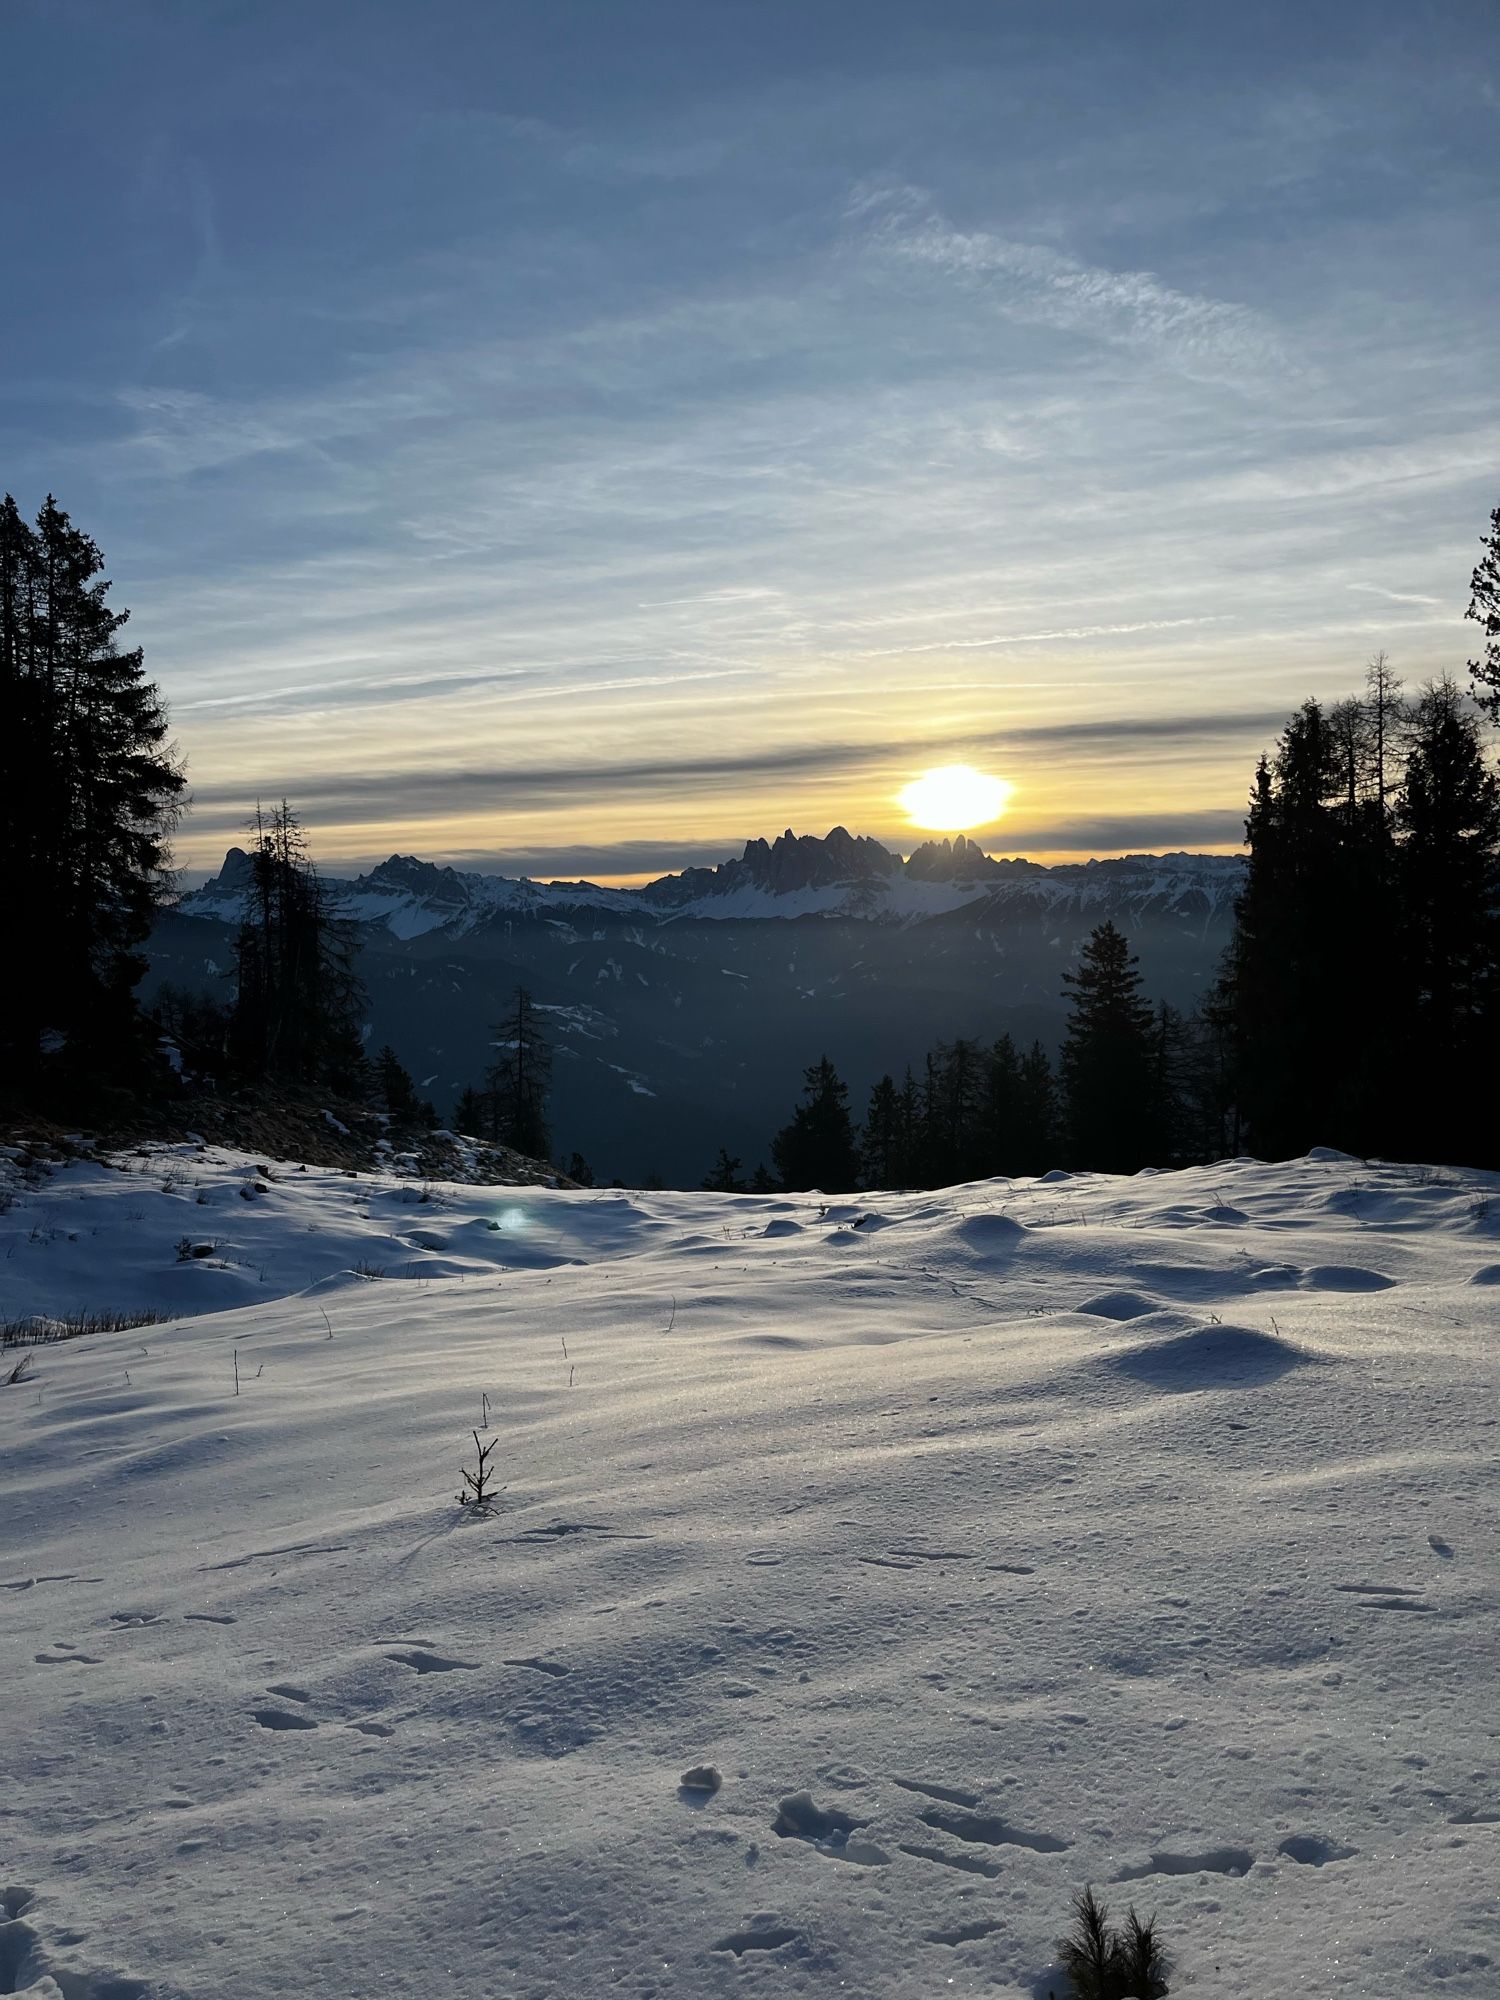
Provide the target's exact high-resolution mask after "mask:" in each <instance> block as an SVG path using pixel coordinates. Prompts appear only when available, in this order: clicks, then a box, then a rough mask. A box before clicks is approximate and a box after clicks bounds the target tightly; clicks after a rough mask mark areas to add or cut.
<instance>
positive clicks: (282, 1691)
mask: <svg viewBox="0 0 1500 2000" xmlns="http://www.w3.org/2000/svg"><path fill="white" fill-rule="evenodd" d="M266 1693H267V1694H279V1695H280V1696H281V1698H282V1700H283V1701H311V1700H312V1696H311V1695H310V1694H309V1693H308V1691H307V1689H306V1688H299V1687H294V1686H293V1685H292V1683H291V1682H290V1681H277V1683H276V1685H275V1686H274V1687H268V1688H267V1689H266Z"/></svg>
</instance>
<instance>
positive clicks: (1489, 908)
mask: <svg viewBox="0 0 1500 2000" xmlns="http://www.w3.org/2000/svg"><path fill="white" fill-rule="evenodd" d="M1396 824H1397V828H1398V831H1399V833H1400V836H1401V844H1400V853H1399V868H1400V885H1401V910H1402V921H1401V928H1400V943H1401V952H1400V958H1401V962H1402V969H1403V971H1404V973H1405V977H1406V981H1407V1005H1408V1009H1409V1014H1408V1022H1407V1025H1408V1026H1409V1034H1408V1036H1407V1037H1406V1049H1407V1054H1406V1060H1405V1063H1404V1065H1403V1071H1402V1075H1403V1079H1404V1082H1405V1085H1406V1089H1405V1093H1404V1094H1405V1097H1406V1101H1407V1105H1408V1111H1407V1116H1406V1119H1405V1121H1404V1122H1405V1130H1404V1132H1403V1133H1402V1135H1401V1136H1402V1147H1401V1149H1402V1150H1403V1151H1406V1152H1409V1153H1411V1154H1414V1155H1415V1156H1417V1157H1418V1158H1424V1159H1432V1158H1436V1159H1440V1160H1443V1161H1445V1162H1448V1163H1456V1162H1461V1163H1463V1164H1466V1165H1477V1164H1480V1163H1481V1161H1482V1160H1483V1161H1493V1159H1494V1158H1495V1150H1496V1139H1495V1126H1494V1118H1495V1111H1496V1073H1495V1063H1494V1022H1495V1018H1496V1009H1497V1006H1500V782H1497V780H1496V778H1495V776H1494V774H1493V772H1491V771H1490V770H1489V769H1488V768H1487V766H1486V764H1485V758H1484V746H1483V744H1482V742H1481V740H1480V733H1479V725H1478V722H1477V721H1476V719H1475V717H1474V716H1473V714H1472V713H1470V712H1469V711H1468V709H1467V706H1466V704H1465V702H1464V698H1463V696H1462V694H1461V693H1460V691H1459V689H1458V688H1457V686H1456V685H1455V684H1454V682H1453V681H1452V680H1450V679H1447V678H1445V679H1443V680H1440V681H1435V682H1432V683H1430V684H1429V685H1428V686H1426V687H1424V688H1423V689H1422V690H1421V693H1420V694H1419V696H1418V698H1417V702H1416V706H1415V710H1414V712H1413V715H1412V720H1411V728H1410V733H1409V739H1408V748H1407V758H1406V769H1405V774H1404V777H1403V781H1402V784H1401V789H1400V792H1399V793H1398V795H1397V800H1396Z"/></svg>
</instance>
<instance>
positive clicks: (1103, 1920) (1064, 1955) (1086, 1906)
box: [1057, 1888, 1116, 2000]
mask: <svg viewBox="0 0 1500 2000" xmlns="http://www.w3.org/2000/svg"><path fill="white" fill-rule="evenodd" d="M1057 1951H1058V1956H1059V1957H1060V1958H1061V1960H1062V1962H1063V1965H1064V1968H1065V1969H1066V1971H1067V1974H1068V1977H1069V1978H1070V1979H1071V1980H1072V1982H1073V1991H1074V1993H1075V1994H1076V1996H1077V2000H1114V1996H1115V1992H1116V1988H1115V1984H1114V1970H1115V1934H1114V1932H1113V1931H1112V1930H1111V1929H1110V1927H1109V1911H1108V1910H1107V1909H1106V1908H1105V1907H1104V1905H1103V1904H1102V1903H1101V1902H1100V1901H1099V1899H1098V1897H1097V1896H1096V1895H1095V1894H1094V1892H1093V1889H1092V1888H1087V1889H1084V1890H1083V1891H1082V1893H1081V1894H1079V1895H1077V1896H1075V1897H1074V1898H1073V1928H1072V1930H1070V1931H1069V1932H1068V1935H1067V1936H1066V1937H1065V1938H1060V1939H1059V1940H1058V1946H1057Z"/></svg>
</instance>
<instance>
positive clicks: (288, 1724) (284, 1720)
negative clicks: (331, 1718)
mask: <svg viewBox="0 0 1500 2000" xmlns="http://www.w3.org/2000/svg"><path fill="white" fill-rule="evenodd" d="M254 1714H255V1719H256V1721H257V1722H258V1723H259V1724H260V1726H261V1728H262V1729H316V1728H317V1726H318V1725H317V1723H316V1722H314V1721H313V1719H312V1717H311V1716H310V1715H297V1714H295V1713H294V1712H293V1711H292V1710H291V1709H289V1708H257V1709H256V1710H255V1711H254Z"/></svg>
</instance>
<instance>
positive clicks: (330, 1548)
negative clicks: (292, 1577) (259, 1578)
mask: <svg viewBox="0 0 1500 2000" xmlns="http://www.w3.org/2000/svg"><path fill="white" fill-rule="evenodd" d="M348 1546H349V1544H348V1543H347V1542H283V1543H282V1544H281V1546H280V1547H279V1548H274V1549H251V1550H250V1552H249V1554H248V1555H243V1556H231V1557H230V1558H229V1561H228V1562H221V1563H204V1564H203V1565H202V1568H203V1569H204V1570H205V1571H214V1570H221V1569H243V1568H244V1567H245V1565H246V1563H253V1562H266V1561H268V1560H269V1559H270V1558H271V1557H272V1556H333V1555H338V1554H339V1553H340V1551H341V1550H343V1549H347V1548H348Z"/></svg>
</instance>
